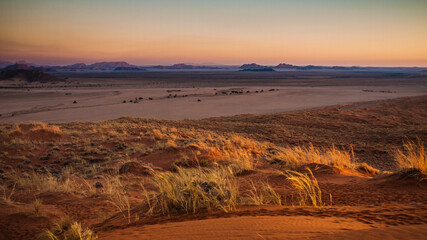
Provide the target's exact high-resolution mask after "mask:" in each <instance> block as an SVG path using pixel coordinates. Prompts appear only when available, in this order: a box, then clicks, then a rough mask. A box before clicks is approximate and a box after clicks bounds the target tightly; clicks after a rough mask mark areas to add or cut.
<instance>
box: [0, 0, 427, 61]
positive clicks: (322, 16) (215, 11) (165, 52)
mask: <svg viewBox="0 0 427 240" xmlns="http://www.w3.org/2000/svg"><path fill="white" fill-rule="evenodd" d="M93 2H97V4H95V3H92V2H91V3H85V2H83V1H73V3H58V2H54V1H49V0H35V1H24V0H19V1H17V2H16V3H0V7H1V9H3V10H0V11H1V12H0V13H1V16H0V20H1V21H0V27H1V35H0V60H20V59H25V60H28V61H33V62H39V63H45V64H54V63H55V64H70V63H75V62H86V63H88V62H95V61H119V60H123V61H128V62H129V63H132V64H140V65H142V64H172V63H178V62H185V63H199V64H203V63H215V64H242V63H249V62H257V63H260V64H278V63H281V62H286V63H291V64H296V65H298V64H299V65H306V64H317V65H365V66H427V27H426V26H427V14H424V13H425V12H427V11H426V10H427V4H426V3H423V1H416V0H413V1H391V2H392V3H390V4H389V5H387V1H381V2H383V4H384V5H381V4H380V5H379V6H375V5H374V4H371V3H368V2H367V3H354V4H353V5H351V4H349V3H340V1H333V0H330V1H326V3H325V4H323V5H322V4H318V3H316V2H312V1H309V2H311V5H302V4H300V3H295V2H298V1H289V2H288V4H283V3H282V1H273V0H271V1H266V3H265V5H258V4H259V3H256V2H255V1H247V2H250V3H249V4H246V5H245V6H246V7H241V6H240V5H239V3H240V4H243V3H244V2H245V1H231V3H227V1H224V2H223V1H219V2H223V3H222V5H221V3H209V2H205V1H200V2H204V3H203V4H200V3H199V2H197V1H196V2H194V1H191V0H187V1H183V3H180V4H177V3H176V2H171V1H159V2H160V3H152V4H149V3H140V2H138V1H130V0H129V1H124V2H125V3H127V4H124V3H123V4H119V3H118V2H114V1H93ZM285 2H287V1H285ZM361 2H365V1H361ZM198 3H199V4H198ZM268 3H269V4H268ZM316 4H317V5H316ZM248 5H249V6H248Z"/></svg>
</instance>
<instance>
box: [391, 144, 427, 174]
mask: <svg viewBox="0 0 427 240" xmlns="http://www.w3.org/2000/svg"><path fill="white" fill-rule="evenodd" d="M394 158H395V160H396V162H397V164H398V165H399V168H400V169H401V170H407V169H418V170H420V171H426V170H427V161H426V152H425V150H424V144H423V142H422V141H421V140H419V139H418V143H415V142H413V141H408V142H406V143H404V144H403V150H400V149H399V150H396V151H395V152H394Z"/></svg>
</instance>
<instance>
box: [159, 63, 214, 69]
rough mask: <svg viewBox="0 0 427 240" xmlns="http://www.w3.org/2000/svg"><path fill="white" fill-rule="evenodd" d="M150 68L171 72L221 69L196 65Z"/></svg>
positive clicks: (179, 64) (180, 64)
mask: <svg viewBox="0 0 427 240" xmlns="http://www.w3.org/2000/svg"><path fill="white" fill-rule="evenodd" d="M151 68H154V69H173V70H191V69H221V68H220V67H214V66H198V65H188V64H185V63H177V64H174V65H172V66H162V65H157V66H153V67H151Z"/></svg>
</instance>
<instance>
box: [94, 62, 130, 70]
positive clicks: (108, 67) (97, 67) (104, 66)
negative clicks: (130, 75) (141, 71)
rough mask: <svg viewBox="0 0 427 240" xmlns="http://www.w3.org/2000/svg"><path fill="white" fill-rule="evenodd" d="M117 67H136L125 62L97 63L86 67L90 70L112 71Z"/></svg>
mask: <svg viewBox="0 0 427 240" xmlns="http://www.w3.org/2000/svg"><path fill="white" fill-rule="evenodd" d="M118 67H128V68H130V67H136V66H134V65H130V64H129V63H127V62H98V63H94V64H91V65H89V66H88V68H89V69H91V70H114V69H115V68H118Z"/></svg>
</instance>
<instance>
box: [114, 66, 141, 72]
mask: <svg viewBox="0 0 427 240" xmlns="http://www.w3.org/2000/svg"><path fill="white" fill-rule="evenodd" d="M114 71H147V69H145V68H139V67H116V68H114Z"/></svg>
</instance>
